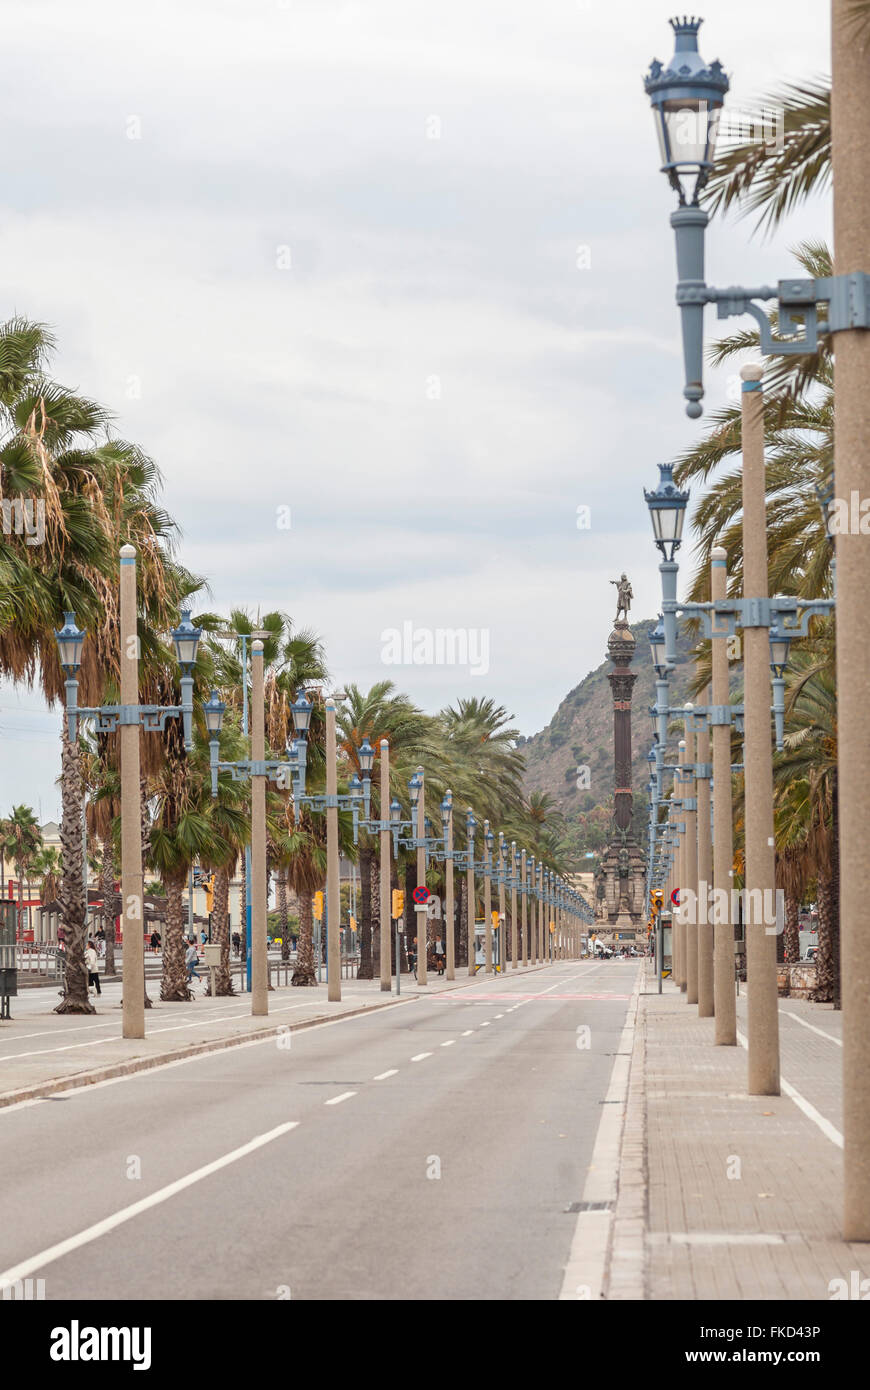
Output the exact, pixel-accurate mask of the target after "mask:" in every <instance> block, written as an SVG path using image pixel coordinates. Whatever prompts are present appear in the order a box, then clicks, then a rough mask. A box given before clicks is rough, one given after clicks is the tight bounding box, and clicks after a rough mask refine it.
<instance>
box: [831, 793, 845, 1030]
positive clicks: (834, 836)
mask: <svg viewBox="0 0 870 1390" xmlns="http://www.w3.org/2000/svg"><path fill="white" fill-rule="evenodd" d="M833 782H834V794H833V803H834V805H833V814H832V817H831V819H832V824H831V948H832V949H831V956H832V962H831V973H832V975H833V980H832V985H833V1003H834V1008H835V1009H840V1008H842V996H841V975H840V807H839V799H838V798H839V792H838V788H837V773H836V769H835V770H834V774H833Z"/></svg>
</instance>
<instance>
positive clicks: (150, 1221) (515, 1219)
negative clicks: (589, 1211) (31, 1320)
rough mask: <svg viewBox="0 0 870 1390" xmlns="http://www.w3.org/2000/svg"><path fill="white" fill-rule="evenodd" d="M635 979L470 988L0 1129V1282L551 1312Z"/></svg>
mask: <svg viewBox="0 0 870 1390" xmlns="http://www.w3.org/2000/svg"><path fill="white" fill-rule="evenodd" d="M637 974H638V964H637V963H636V962H628V961H626V962H606V963H600V962H593V961H573V962H563V963H560V964H559V965H556V966H553V967H551V968H550V969H549V970H543V971H539V972H536V973H534V974H531V975H527V976H525V977H524V978H522V979H517V980H513V981H512V980H511V979H510V978H509V977H508V978H507V979H505V980H502V979H501V978H500V977H496V978H495V980H493V979H488V980H480V979H479V980H477V981H475V983H474V985H473V986H470V987H468V988H465V989H461V990H456V991H450V992H447V993H442V994H440V995H434V996H430V997H425V998H421V999H420V1000H418V1001H416V1002H414V1003H409V1004H399V1005H396V1006H395V1007H392V1008H388V1009H384V1010H382V1011H379V1012H377V1013H375V1014H371V1015H368V1016H365V1015H363V1016H360V1017H356V1018H353V1019H348V1020H345V1021H337V1022H335V1023H329V1024H325V1025H320V1026H318V1027H316V1028H312V1029H310V1030H305V1031H302V1032H299V1033H296V1034H292V1035H291V1034H285V1035H283V1036H282V1037H280V1038H279V1039H278V1040H277V1041H275V1040H269V1041H268V1042H266V1043H258V1044H254V1045H246V1046H244V1047H239V1048H233V1049H230V1050H227V1051H223V1052H219V1053H216V1054H212V1055H207V1056H205V1057H200V1058H196V1059H193V1060H191V1061H189V1062H182V1063H174V1064H170V1065H168V1066H166V1067H163V1068H160V1069H158V1070H155V1071H150V1072H145V1073H140V1074H138V1075H136V1076H133V1077H131V1078H125V1079H123V1080H122V1081H113V1082H105V1083H102V1084H101V1085H99V1086H95V1087H89V1088H83V1089H82V1090H81V1091H76V1092H73V1093H67V1094H66V1095H60V1096H57V1097H53V1098H50V1099H47V1100H42V1101H37V1102H31V1103H27V1104H25V1105H22V1106H20V1107H14V1108H12V1109H9V1110H6V1111H0V1157H2V1164H3V1166H2V1171H3V1172H4V1174H5V1175H6V1179H5V1181H4V1182H3V1184H2V1185H0V1281H5V1280H9V1279H10V1278H23V1277H29V1278H34V1279H37V1278H39V1279H43V1280H44V1281H45V1297H46V1298H47V1299H72V1298H86V1299H97V1298H146V1299H148V1298H154V1299H193V1298H196V1299H204V1298H214V1299H239V1298H242V1299H264V1298H265V1299H278V1298H288V1297H291V1298H293V1299H300V1298H301V1299H325V1298H338V1299H401V1298H410V1299H423V1298H445V1299H449V1298H459V1299H481V1298H498V1299H524V1300H525V1299H537V1298H541V1299H549V1298H556V1297H557V1296H558V1294H559V1290H560V1287H561V1283H562V1276H563V1271H564V1267H565V1264H566V1262H567V1260H568V1255H569V1250H570V1247H571V1241H572V1237H573V1235H574V1230H575V1225H576V1221H577V1217H576V1214H575V1213H573V1212H571V1210H570V1208H571V1205H572V1204H573V1203H577V1202H578V1201H579V1200H580V1199H581V1197H582V1194H583V1188H584V1182H585V1179H586V1175H587V1170H588V1167H589V1163H590V1159H591V1155H592V1149H593V1145H594V1143H595V1138H596V1133H597V1130H598V1125H599V1122H600V1119H601V1115H602V1113H603V1112H602V1104H603V1102H604V1099H605V1096H606V1093H607V1088H608V1082H609V1078H610V1073H611V1070H612V1066H613V1054H614V1053H615V1052H616V1050H617V1047H618V1043H619V1039H620V1034H621V1031H622V1028H623V1025H624V1022H625V1016H626V1011H627V1006H628V999H629V996H630V994H631V991H632V988H633V986H634V983H635V980H636V977H637ZM578 1028H585V1029H588V1030H589V1034H588V1046H579V1047H578V1031H577V1030H578ZM579 1038H580V1041H581V1042H586V1041H587V1038H586V1036H585V1035H584V1034H580V1035H579Z"/></svg>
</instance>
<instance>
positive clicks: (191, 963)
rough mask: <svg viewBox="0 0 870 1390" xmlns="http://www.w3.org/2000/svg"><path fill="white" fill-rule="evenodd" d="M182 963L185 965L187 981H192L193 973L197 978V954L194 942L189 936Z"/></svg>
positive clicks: (198, 976)
mask: <svg viewBox="0 0 870 1390" xmlns="http://www.w3.org/2000/svg"><path fill="white" fill-rule="evenodd" d="M184 963H185V965H186V966H187V983H188V984H190V983H191V982H192V980H193V977H194V975H195V976H196V978H197V979H199V978H200V974H199V971H198V970H197V968H196V967H197V966H198V965H199V956H198V955H197V952H196V942H195V941H194V939H193V937H191V938H190V941H189V944H188V947H187V951H186V953H185V957H184Z"/></svg>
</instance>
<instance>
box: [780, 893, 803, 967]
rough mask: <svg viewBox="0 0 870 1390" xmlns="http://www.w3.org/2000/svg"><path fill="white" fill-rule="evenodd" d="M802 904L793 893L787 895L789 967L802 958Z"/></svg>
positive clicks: (786, 915)
mask: <svg viewBox="0 0 870 1390" xmlns="http://www.w3.org/2000/svg"><path fill="white" fill-rule="evenodd" d="M800 929H801V924H800V903H799V902H798V900H797V898H796V897H794V896H793V895H792V894H791V893H786V895H785V931H784V932H783V938H784V946H785V954H786V958H787V959H788V963H789V965H794V963H795V961H798V960H800V958H801V935H800Z"/></svg>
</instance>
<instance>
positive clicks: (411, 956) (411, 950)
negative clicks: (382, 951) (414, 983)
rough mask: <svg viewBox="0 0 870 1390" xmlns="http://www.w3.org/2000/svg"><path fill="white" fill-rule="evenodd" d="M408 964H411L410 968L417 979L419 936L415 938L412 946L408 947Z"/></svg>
mask: <svg viewBox="0 0 870 1390" xmlns="http://www.w3.org/2000/svg"><path fill="white" fill-rule="evenodd" d="M408 966H409V968H410V970H411V974H412V975H413V976H414V979H415V980H416V978H417V938H416V937H415V938H414V940H413V941H412V942H411V944H410V946H409V947H408Z"/></svg>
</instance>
